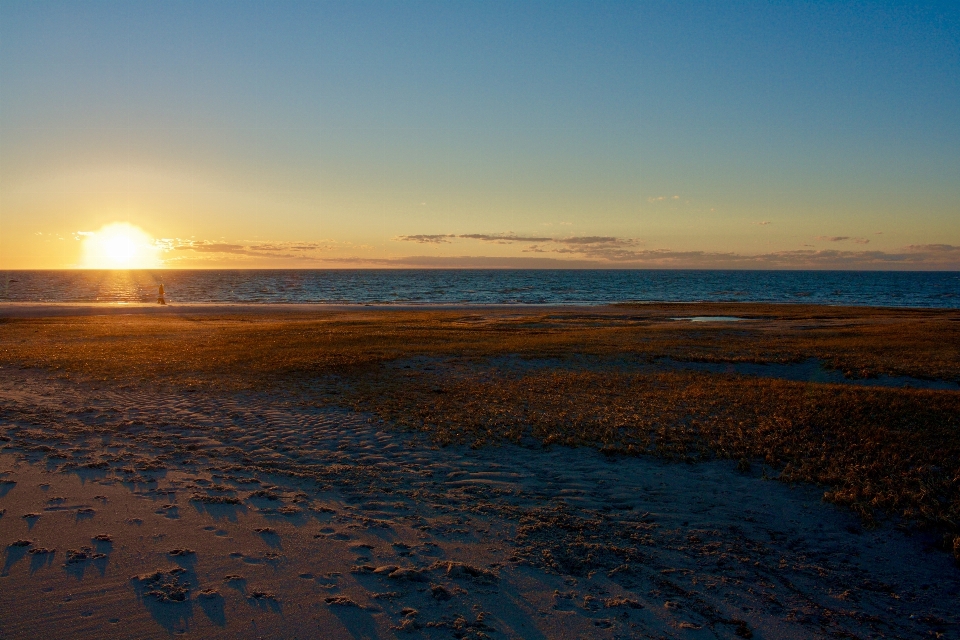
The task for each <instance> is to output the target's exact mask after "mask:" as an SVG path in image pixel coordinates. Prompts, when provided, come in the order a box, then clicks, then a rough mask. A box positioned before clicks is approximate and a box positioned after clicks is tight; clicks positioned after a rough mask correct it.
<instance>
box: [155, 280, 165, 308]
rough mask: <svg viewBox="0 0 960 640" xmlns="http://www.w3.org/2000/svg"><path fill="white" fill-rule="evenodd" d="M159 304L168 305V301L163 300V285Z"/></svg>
mask: <svg viewBox="0 0 960 640" xmlns="http://www.w3.org/2000/svg"><path fill="white" fill-rule="evenodd" d="M157 304H167V301H166V300H164V299H163V284H161V285H160V296H159V297H158V298H157Z"/></svg>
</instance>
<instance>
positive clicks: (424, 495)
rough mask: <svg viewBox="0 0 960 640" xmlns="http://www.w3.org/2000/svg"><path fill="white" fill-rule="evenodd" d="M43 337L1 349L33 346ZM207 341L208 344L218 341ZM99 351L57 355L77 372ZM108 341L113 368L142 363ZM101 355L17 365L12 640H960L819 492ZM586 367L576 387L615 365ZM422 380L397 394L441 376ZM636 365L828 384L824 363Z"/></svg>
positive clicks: (900, 560) (1, 521)
mask: <svg viewBox="0 0 960 640" xmlns="http://www.w3.org/2000/svg"><path fill="white" fill-rule="evenodd" d="M71 309H72V310H71ZM77 309H79V311H77ZM144 309H145V311H143V313H151V314H152V313H156V312H154V311H150V310H146V309H148V308H147V307H144ZM102 311H103V308H102V307H95V306H92V305H80V306H77V307H70V306H69V305H56V306H53V307H44V306H36V305H34V306H32V307H30V308H29V309H28V308H27V306H22V307H18V308H13V307H12V306H5V307H4V308H3V309H0V316H4V317H7V318H21V319H24V318H25V319H29V318H33V317H38V318H41V320H42V319H43V318H51V317H56V316H60V315H71V314H74V315H75V314H77V313H79V314H80V315H89V314H98V313H101V312H102ZM127 311H130V310H129V309H128V310H126V311H118V312H117V313H127ZM181 311H182V310H181ZM289 311H290V310H285V311H283V312H281V313H279V315H278V314H274V317H275V318H276V317H281V316H283V317H286V315H287V314H288V313H289ZM296 311H297V312H298V314H299V315H303V313H305V311H304V310H303V309H302V308H300V309H297V310H296ZM394 311H397V310H394ZM201 312H202V313H210V312H211V311H210V309H209V308H205V309H203V310H200V311H196V314H201ZM111 313H113V312H111ZM132 313H134V315H136V314H139V313H141V311H137V310H135V309H134V310H133V311H132ZM160 313H167V311H163V312H160ZM238 313H240V314H242V313H243V311H242V310H238V309H236V308H231V314H234V316H236V314H238ZM250 313H251V314H253V315H257V314H267V313H268V312H267V311H266V310H264V309H257V310H255V311H251V312H250ZM471 313H472V312H471ZM498 313H500V314H501V315H502V314H504V313H507V312H506V311H504V310H500V311H498ZM509 313H512V312H509ZM574 313H579V312H576V311H575V312H574ZM584 313H587V312H586V311H584ZM589 313H590V314H603V313H610V314H613V315H616V314H618V313H619V314H621V315H622V314H623V311H604V310H591V311H589ZM664 313H665V314H666V313H667V311H664ZM188 315H189V314H188ZM591 318H593V316H590V317H588V318H586V320H584V322H593V320H592V319H591ZM401 320H402V319H401ZM20 321H23V322H30V320H13V322H20ZM884 321H885V320H884ZM38 322H40V321H38ZM210 324H213V323H210ZM460 324H464V323H463V322H461V323H460ZM704 324H709V323H704ZM726 324H733V323H726ZM58 326H59V325H57V326H53V325H49V324H47V325H42V324H38V325H36V330H37V331H40V330H41V329H43V330H45V331H47V332H48V334H49V333H50V332H53V333H54V334H56V333H57V332H60V331H61V329H60V328H58ZM64 326H66V325H64ZM123 326H124V327H126V325H123ZM163 326H164V325H151V327H152V328H151V329H150V330H151V331H152V332H153V333H151V335H153V336H156V335H161V333H162V329H163ZM170 326H171V327H178V328H177V330H178V331H187V330H188V327H187V326H186V325H183V324H178V325H170ZM198 326H199V325H198ZM271 326H272V325H271ZM298 326H299V325H298ZM537 326H539V325H537ZM33 327H34V325H29V324H27V325H22V326H19V327H17V328H15V329H16V331H14V332H7V333H4V334H3V335H4V336H6V339H7V340H8V341H10V340H14V339H15V340H17V341H19V342H21V343H23V344H26V342H23V341H27V340H29V336H30V335H31V332H33V331H34V328H33ZM44 327H45V328H44ZM130 327H132V329H131V328H130ZM130 327H128V328H126V329H124V331H131V330H132V331H133V332H134V333H136V326H134V325H130ZM158 327H159V329H158ZM68 328H69V327H68ZM695 329H696V331H701V329H700V328H699V327H696V328H695ZM772 330H773V331H776V327H773V329H772ZM83 331H88V330H87V329H83ZM203 331H207V332H208V333H203V334H202V335H203V337H201V338H197V339H196V343H197V344H200V343H206V342H209V340H210V338H209V336H210V335H214V333H213V332H215V331H220V328H219V325H213V328H211V329H203ZM297 331H300V330H299V329H298V330H297ZM158 332H159V333H158ZM38 335H39V334H38ZM85 335H86V336H89V335H93V334H92V333H90V332H89V331H88V333H82V332H81V333H70V334H66V333H65V334H64V336H66V337H64V338H63V341H62V342H61V343H44V344H50V345H52V346H50V347H49V348H50V349H52V350H54V351H57V352H59V351H60V350H61V349H62V350H64V351H66V350H67V349H69V348H72V347H71V346H70V345H71V342H72V343H74V346H75V345H76V343H77V342H78V341H80V342H83V341H84V340H91V341H92V340H93V339H92V338H84V337H83V336H85ZM98 335H99V334H98ZM113 335H114V334H112V333H110V331H107V332H106V333H104V334H103V335H101V336H100V337H98V338H97V340H99V342H97V343H96V344H97V345H104V344H105V345H110V344H127V343H123V342H122V340H120V339H118V338H114V337H112V336H113ZM124 335H125V334H124ZM238 335H239V334H238ZM258 335H259V334H258ZM496 335H500V334H496ZM190 339H192V338H184V339H183V340H190ZM401 342H402V341H401ZM91 344H92V342H91ZM129 344H133V343H129ZM0 346H3V345H0ZM9 346H10V344H9V342H8V345H7V347H9ZM44 348H47V347H44ZM126 348H127V347H123V348H120V349H116V350H114V351H111V352H109V354H110V355H109V357H112V358H115V359H118V360H122V359H123V358H124V357H125V354H126V351H124V349H126ZM98 349H99V350H100V351H97V350H98ZM551 349H552V347H551ZM88 352H89V353H94V352H96V353H100V354H101V355H99V356H97V357H100V358H103V355H102V347H101V346H97V347H96V349H93V348H92V347H91V348H90V349H87V350H86V351H84V350H79V351H77V353H78V354H79V355H77V356H69V357H67V356H64V359H62V360H54V359H51V360H50V361H49V364H44V365H42V366H39V367H38V366H26V365H21V366H17V365H16V364H15V362H14V363H13V364H11V362H13V361H11V360H10V359H9V358H10V357H12V356H4V357H6V358H7V360H4V365H3V367H2V368H0V550H2V551H3V553H4V559H3V567H2V569H0V638H36V637H49V638H103V637H119V638H168V637H170V636H171V635H176V636H186V637H197V638H221V637H222V638H237V637H240V638H261V637H262V638H391V637H427V638H449V637H456V638H647V637H652V638H716V637H719V638H749V637H752V638H819V637H824V638H826V637H851V638H874V637H889V638H930V637H942V638H957V637H960V616H958V613H957V612H958V611H960V567H958V566H957V564H956V563H955V562H954V560H953V559H952V558H951V556H950V555H949V554H948V553H945V552H944V551H942V550H940V549H937V548H935V543H936V542H937V541H938V539H937V537H936V535H935V534H934V533H933V532H929V533H924V532H922V531H918V530H917V529H915V528H913V527H908V526H905V525H906V523H901V522H900V521H898V520H896V519H893V518H890V519H882V520H881V521H880V524H879V526H878V527H877V528H873V529H870V528H865V527H864V525H863V522H862V521H861V520H860V518H859V517H858V516H857V515H855V514H854V513H853V512H852V511H850V510H848V509H844V508H841V507H837V506H835V505H832V504H828V503H825V502H824V501H823V500H822V496H823V488H822V487H816V486H812V485H809V484H787V483H784V482H779V481H776V480H774V479H772V478H773V477H774V476H776V470H774V469H773V468H768V467H766V466H765V465H763V464H758V463H757V462H756V461H755V462H754V464H752V466H751V467H750V468H749V469H739V470H738V464H737V462H736V461H734V460H717V459H714V460H710V461H705V462H699V463H696V464H688V463H682V462H669V461H666V460H662V459H659V458H656V457H654V456H629V457H627V456H621V455H604V454H603V453H602V452H601V451H598V450H597V449H595V448H591V447H578V448H569V447H562V446H544V445H543V444H542V443H541V442H539V441H535V440H533V439H529V440H527V441H523V442H521V443H520V444H504V443H502V442H501V443H493V444H489V445H488V446H482V447H479V448H471V447H469V446H463V445H453V446H445V447H438V446H437V444H436V441H435V440H431V439H430V434H429V433H428V432H424V433H413V432H405V431H403V430H400V429H398V428H397V427H396V425H394V424H390V423H387V422H384V421H382V419H380V418H378V417H376V415H374V414H373V413H367V412H364V411H362V410H351V409H348V408H344V407H343V406H337V405H336V403H329V402H315V401H312V400H311V399H310V398H307V397H305V396H303V395H300V394H298V393H296V392H294V390H293V387H288V386H284V385H274V386H270V385H267V384H264V385H261V386H259V387H258V386H253V387H251V386H249V385H247V386H244V385H239V386H231V385H225V384H219V383H217V384H200V385H195V384H193V383H192V382H191V383H187V384H179V385H178V384H174V383H173V382H171V378H169V376H168V377H163V375H166V374H163V375H160V374H158V377H156V378H153V379H151V378H148V377H147V376H146V375H144V377H142V378H141V377H138V376H137V375H131V374H130V373H129V372H127V373H124V372H123V370H122V369H111V368H110V367H108V366H107V364H109V363H108V360H109V358H107V359H106V360H103V362H106V363H107V364H96V363H95V361H94V360H91V359H90V357H91V356H89V355H86V354H87V353H88ZM6 353H7V354H9V353H11V351H9V350H8V351H6ZM23 353H25V354H28V355H29V354H30V353H32V352H30V351H29V350H26V351H23ZM265 353H268V354H269V352H265ZM24 357H27V356H24ZM30 357H33V356H30ZM53 357H54V355H53V354H51V358H53ZM71 357H72V358H74V359H73V360H71V359H70V358H71ZM604 357H607V356H604ZM498 358H499V359H498ZM591 358H592V357H587V356H583V357H582V358H579V359H578V357H572V358H571V357H567V358H565V359H564V361H563V366H564V367H574V368H583V369H587V368H590V367H594V368H595V367H603V366H610V362H612V360H609V357H607V360H603V359H602V358H601V359H600V360H597V359H596V358H593V359H591ZM144 361H145V362H146V360H144ZM75 362H76V363H80V364H71V363H75ZM96 362H100V361H96ZM184 362H185V363H187V364H190V362H192V361H188V360H184ZM391 362H392V361H391ZM403 362H406V363H407V364H403ZM403 362H393V363H392V364H389V366H387V368H386V369H385V371H387V372H388V373H389V372H390V371H395V372H396V375H398V376H399V375H405V373H404V372H406V371H408V370H409V367H411V366H412V367H414V368H416V367H418V366H420V367H422V368H423V369H425V370H426V369H428V368H433V367H434V365H435V364H436V363H435V361H434V360H430V359H429V358H426V359H425V358H419V359H418V358H411V359H408V360H405V361H403ZM484 362H494V363H495V364H496V366H498V367H501V368H505V369H523V368H524V367H531V366H544V364H543V362H539V361H536V360H531V359H529V358H526V357H525V358H517V357H516V356H513V355H510V354H504V355H501V356H490V357H487V359H486V360H484ZM538 362H539V364H538ZM945 362H946V365H938V366H940V367H941V368H943V367H947V368H949V367H953V366H954V365H953V364H952V360H948V361H945ZM91 363H94V364H91ZM418 363H419V364H418ZM605 363H606V364H605ZM548 364H549V363H548ZM620 364H621V365H622V363H620ZM191 366H194V367H195V373H196V372H200V373H196V375H197V376H201V374H202V373H203V371H204V370H203V368H202V366H201V365H200V364H196V365H191ZM331 366H332V365H331ZM338 366H339V365H338ZM550 366H553V365H550ZM618 366H619V365H618ZM631 366H637V367H654V368H664V369H667V370H669V369H672V368H678V367H679V368H683V367H693V368H695V369H696V368H697V367H699V368H701V369H703V370H705V371H712V370H714V369H716V370H717V372H718V373H730V372H731V369H730V367H739V368H740V369H742V370H736V371H733V372H734V373H739V374H744V375H751V376H768V377H784V378H790V377H791V376H793V375H797V376H801V377H803V376H808V375H809V374H810V371H809V370H810V369H811V367H814V368H816V369H817V371H820V368H819V366H818V365H817V366H815V365H814V364H811V363H810V362H808V361H806V360H801V361H799V362H795V363H789V362H786V363H782V364H776V363H769V364H763V363H752V362H741V363H730V364H726V365H718V364H716V363H710V362H702V363H698V362H682V361H677V360H670V359H660V360H655V361H650V362H647V361H646V360H644V361H643V362H639V361H638V362H637V363H634V364H633V365H631ZM71 367H73V368H71ZM718 367H719V368H718ZM804 367H806V369H803V368H804ZM801 369H803V370H802V371H801ZM263 370H264V371H265V372H266V373H265V374H264V375H266V376H268V377H269V376H275V375H280V374H279V373H276V372H274V371H273V370H271V369H268V368H264V369H263ZM894 370H896V369H894ZM157 371H160V373H161V374H162V373H163V371H162V369H157ZM277 371H280V370H279V369H278V370H277ZM98 372H99V373H98ZM820 373H823V372H820ZM191 375H193V374H191ZM203 375H206V374H203ZM391 375H392V374H391ZM818 375H819V374H818ZM824 375H830V376H833V379H832V380H827V382H831V381H832V382H837V381H838V380H839V379H837V376H838V375H841V374H839V373H838V372H836V371H833V372H828V373H825V374H824ZM98 376H99V377H98ZM197 379H198V380H200V381H201V382H202V381H203V380H205V379H206V378H202V376H201V377H199V378H197ZM211 379H213V378H211ZM191 380H192V378H191ZM860 382H863V383H864V384H866V383H869V384H882V385H886V386H914V385H916V386H923V385H924V384H929V385H932V386H931V387H930V388H935V389H940V391H937V393H955V391H952V389H954V388H955V385H956V380H946V381H937V380H930V379H928V378H924V379H921V378H910V377H903V376H900V377H895V376H887V377H884V376H883V375H880V376H877V377H873V378H870V379H868V380H864V381H860ZM816 384H820V382H819V381H818V382H816ZM951 385H953V386H951Z"/></svg>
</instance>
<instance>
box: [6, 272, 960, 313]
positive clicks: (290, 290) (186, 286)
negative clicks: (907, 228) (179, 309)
mask: <svg viewBox="0 0 960 640" xmlns="http://www.w3.org/2000/svg"><path fill="white" fill-rule="evenodd" d="M161 283H162V284H163V286H164V289H165V292H166V299H167V301H168V302H170V303H176V302H219V303H297V302H312V303H331V304H344V303H346V304H414V305H416V304H588V305H589V304H605V303H612V302H630V301H638V302H693V301H714V302H803V303H817V304H834V305H871V306H882V307H940V308H952V309H957V308H960V273H958V272H916V271H913V272H908V271H721V270H499V269H498V270H434V269H409V270H380V269H355V270H334V269H325V270H294V269H284V270H239V269H237V270H153V271H98V270H74V271H2V272H0V302H155V301H156V298H157V290H158V287H159V285H160V284H161Z"/></svg>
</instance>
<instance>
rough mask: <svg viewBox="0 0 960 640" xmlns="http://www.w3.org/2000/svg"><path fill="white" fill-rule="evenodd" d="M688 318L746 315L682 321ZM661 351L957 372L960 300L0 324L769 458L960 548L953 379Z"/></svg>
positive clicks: (520, 421) (143, 366)
mask: <svg viewBox="0 0 960 640" xmlns="http://www.w3.org/2000/svg"><path fill="white" fill-rule="evenodd" d="M691 315H736V316H740V317H745V318H749V319H750V320H749V321H747V322H741V323H729V324H723V325H721V324H709V325H708V324H694V323H689V322H683V321H676V320H672V318H675V317H683V316H691ZM664 358H668V359H671V360H675V361H699V362H713V363H717V362H729V363H737V362H754V363H772V362H776V363H796V362H803V361H805V360H808V359H810V358H816V359H817V360H818V361H820V362H821V363H822V365H823V366H824V367H827V368H833V369H837V370H839V371H842V372H844V374H845V375H846V376H847V377H849V378H869V377H875V376H883V375H901V376H902V375H907V376H913V377H916V378H922V379H937V380H952V381H956V380H960V313H958V312H955V311H933V310H919V311H905V310H876V309H850V308H839V307H816V306H800V305H796V306H791V305H720V304H709V305H707V304H704V305H637V306H629V305H627V306H623V307H619V308H613V309H610V308H608V309H590V310H584V309H570V310H541V311H529V310H528V311H523V310H521V311H512V310H499V311H498V310H477V311H465V310H448V311H403V312H398V311H363V312H326V313H322V314H318V313H314V314H305V313H299V312H292V311H287V312H272V313H267V312H264V313H257V314H247V315H242V316H241V315H235V316H217V317H207V316H201V315H197V314H189V315H183V316H108V317H98V318H83V317H78V318H56V319H51V318H48V319H23V320H7V321H5V322H3V323H2V324H0V366H2V367H21V368H22V367H37V368H40V369H43V370H45V371H48V372H52V373H54V374H56V375H60V376H70V377H71V378H76V379H79V380H82V381H85V382H88V383H91V384H94V385H96V384H104V383H107V384H111V385H142V384H149V385H152V386H154V387H155V388H156V389H157V392H158V393H163V392H167V391H176V392H184V391H192V390H202V389H205V388H210V389H213V388H216V389H221V390H226V391H230V390H237V391H241V390H244V389H271V390H274V391H280V392H285V393H297V394H301V395H303V398H304V401H307V402H319V403H335V404H339V405H343V406H350V407H353V408H356V409H359V410H363V411H369V412H372V413H374V414H376V415H378V416H380V417H381V418H383V419H384V420H386V421H388V422H390V423H393V424H395V425H398V426H400V427H405V428H410V429H416V430H421V431H425V432H428V433H429V434H431V436H432V437H433V438H435V439H436V441H437V442H439V443H441V444H446V443H466V444H471V445H473V446H485V445H495V444H496V443H500V442H520V443H524V442H535V443H538V444H540V445H564V446H593V447H598V448H600V449H601V450H602V451H604V452H606V453H609V454H611V455H639V454H650V455H658V456H663V457H668V458H672V459H676V460H682V461H691V462H692V461H697V460H702V459H707V458H715V457H720V458H729V459H733V460H737V461H738V463H739V468H741V469H742V470H749V469H750V468H751V467H752V466H755V465H762V468H763V472H764V473H768V474H770V475H775V476H777V477H779V478H781V479H783V480H787V481H802V482H810V483H816V484H818V485H821V486H822V487H823V488H824V491H825V494H824V497H825V498H826V499H827V500H830V501H832V502H835V503H838V504H843V505H849V506H850V507H851V508H853V509H855V510H856V511H857V512H859V513H860V514H861V515H862V516H863V518H864V520H865V521H866V522H867V523H868V524H871V523H873V522H874V521H875V519H876V518H880V517H886V516H890V515H893V516H896V517H898V518H901V519H903V520H904V521H907V522H912V523H915V524H917V525H919V526H923V527H929V528H932V529H934V530H936V531H938V532H940V533H941V534H943V535H944V538H943V540H944V545H945V546H946V547H947V548H949V549H950V550H951V551H953V552H954V553H955V554H957V557H958V558H960V392H957V391H934V390H919V389H889V388H868V387H854V386H851V385H839V384H816V383H812V382H792V381H787V380H778V379H771V378H758V377H748V376H740V375H733V374H711V373H706V372H693V371H681V370H654V371H651V370H649V368H648V369H646V370H639V369H637V370H630V368H629V367H626V368H624V367H623V366H621V365H622V364H623V362H625V361H627V362H631V363H641V364H643V363H656V362H658V361H661V359H664ZM506 361H509V362H508V363H507V364H509V365H510V366H507V364H505V362H506ZM583 362H589V363H591V364H590V366H588V367H585V366H582V363H583Z"/></svg>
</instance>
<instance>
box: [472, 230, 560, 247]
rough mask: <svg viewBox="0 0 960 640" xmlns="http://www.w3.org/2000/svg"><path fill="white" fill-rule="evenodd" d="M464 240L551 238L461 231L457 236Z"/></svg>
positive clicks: (495, 240) (502, 240)
mask: <svg viewBox="0 0 960 640" xmlns="http://www.w3.org/2000/svg"><path fill="white" fill-rule="evenodd" d="M457 237H458V238H464V239H466V240H480V241H481V242H496V243H498V244H503V243H507V242H550V241H551V240H552V238H541V237H538V236H517V235H514V234H512V233H463V234H460V235H458V236H457Z"/></svg>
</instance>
